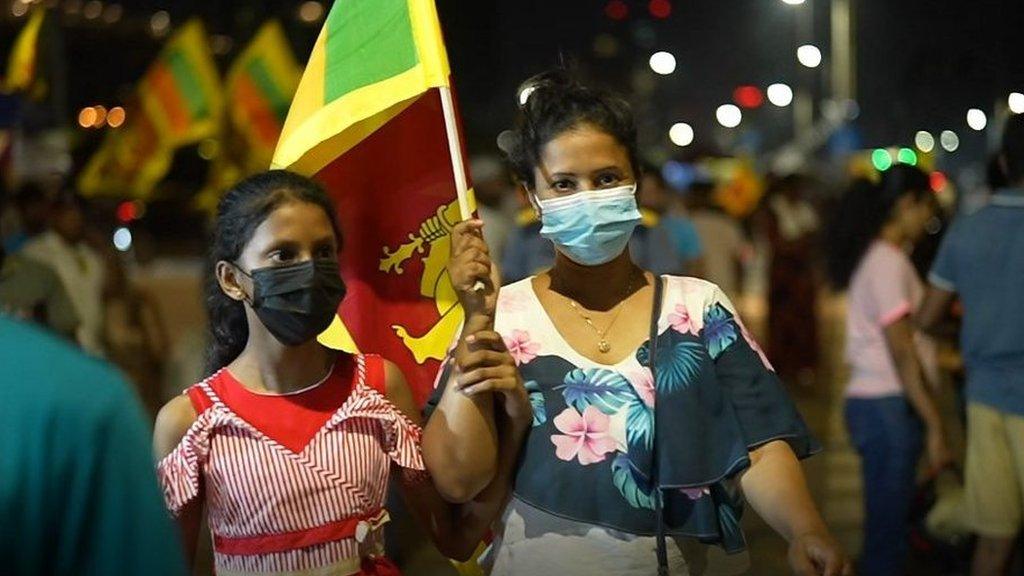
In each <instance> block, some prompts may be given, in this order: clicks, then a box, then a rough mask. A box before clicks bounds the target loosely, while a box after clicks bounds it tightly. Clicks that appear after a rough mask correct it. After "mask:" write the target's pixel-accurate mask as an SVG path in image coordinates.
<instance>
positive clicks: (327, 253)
mask: <svg viewBox="0 0 1024 576" xmlns="http://www.w3.org/2000/svg"><path fill="white" fill-rule="evenodd" d="M316 257H317V258H318V259H320V260H333V259H334V258H336V257H337V253H336V252H335V251H334V248H333V247H330V246H324V247H323V248H320V249H319V250H317V251H316Z"/></svg>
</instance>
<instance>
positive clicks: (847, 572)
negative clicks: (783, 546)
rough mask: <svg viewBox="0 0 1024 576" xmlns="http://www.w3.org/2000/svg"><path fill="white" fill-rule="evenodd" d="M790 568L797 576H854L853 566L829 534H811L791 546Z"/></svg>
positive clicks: (794, 540) (801, 537) (793, 542)
mask: <svg viewBox="0 0 1024 576" xmlns="http://www.w3.org/2000/svg"><path fill="white" fill-rule="evenodd" d="M789 567H790V568H792V569H793V573H794V574H796V575H797V576H853V564H852V563H851V562H850V559H849V558H847V557H846V553H845V552H843V549H842V548H841V547H840V546H839V543H838V542H836V541H835V539H834V538H833V537H832V536H831V535H830V534H829V533H828V532H810V533H807V534H804V535H802V536H798V537H796V538H794V539H793V541H792V542H791V543H790V545H789Z"/></svg>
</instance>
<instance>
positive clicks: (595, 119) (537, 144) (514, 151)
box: [499, 69, 641, 190]
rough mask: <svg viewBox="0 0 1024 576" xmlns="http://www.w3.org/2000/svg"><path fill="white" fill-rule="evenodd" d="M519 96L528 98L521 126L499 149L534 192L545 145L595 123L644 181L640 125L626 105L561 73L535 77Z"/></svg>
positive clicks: (519, 120) (521, 111)
mask: <svg viewBox="0 0 1024 576" xmlns="http://www.w3.org/2000/svg"><path fill="white" fill-rule="evenodd" d="M516 94H517V95H521V94H527V95H528V97H527V99H526V102H525V103H523V104H522V105H521V106H520V108H519V115H518V117H517V119H516V122H515V125H514V126H513V127H512V129H510V130H507V131H505V132H504V133H503V134H502V136H501V138H500V139H499V147H500V148H501V149H502V151H503V152H504V153H505V156H506V159H507V160H508V163H509V165H510V167H511V168H512V172H513V174H515V176H516V179H518V180H519V181H520V182H521V183H522V184H523V185H525V186H526V187H527V188H528V189H530V190H534V189H535V188H536V182H535V181H534V169H535V168H536V167H537V165H538V164H539V163H540V154H541V150H542V149H543V147H544V145H546V144H547V143H548V142H550V141H551V140H552V139H554V138H555V137H556V136H558V135H559V134H561V133H563V132H565V131H566V130H570V129H572V128H575V127H577V126H579V125H580V124H592V125H594V126H596V127H598V128H600V129H601V130H602V131H604V132H606V133H607V134H609V135H611V136H612V137H613V138H615V140H616V141H618V142H619V144H621V145H622V146H623V147H624V148H626V151H627V152H628V154H629V162H630V164H631V166H632V168H633V174H634V176H635V177H636V178H640V174H641V170H640V162H639V157H638V154H637V137H636V122H635V120H634V119H633V111H632V109H631V108H630V106H629V104H628V103H627V102H626V101H625V100H623V99H622V98H620V97H618V96H615V95H613V94H611V93H609V92H605V91H603V90H598V89H595V88H591V87H588V86H585V85H583V84H582V83H580V82H579V81H578V80H576V79H575V78H574V77H573V76H572V75H571V74H570V73H569V72H568V71H566V70H561V69H559V70H552V71H549V72H544V73H542V74H538V75H536V76H534V77H532V78H530V79H529V80H527V81H525V82H523V83H522V84H521V85H520V86H519V90H517V91H516Z"/></svg>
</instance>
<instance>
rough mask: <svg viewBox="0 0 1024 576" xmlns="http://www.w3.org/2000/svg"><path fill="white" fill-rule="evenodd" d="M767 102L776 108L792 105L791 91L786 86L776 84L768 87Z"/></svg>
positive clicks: (779, 83)
mask: <svg viewBox="0 0 1024 576" xmlns="http://www.w3.org/2000/svg"><path fill="white" fill-rule="evenodd" d="M767 93H768V101H769V102H771V103H772V104H774V105H776V106H778V107H780V108H781V107H784V106H789V105H790V104H792V103H793V89H792V88H790V87H789V85H787V84H783V83H781V82H777V83H775V84H772V85H771V86H769V87H768V90H767Z"/></svg>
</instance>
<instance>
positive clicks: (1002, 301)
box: [918, 115, 1024, 576]
mask: <svg viewBox="0 0 1024 576" xmlns="http://www.w3.org/2000/svg"><path fill="white" fill-rule="evenodd" d="M997 166H998V170H999V174H998V176H997V177H996V178H992V177H991V175H990V180H994V183H995V184H997V185H999V184H1001V185H1002V186H1001V187H999V188H997V189H996V191H995V193H994V194H993V195H992V196H991V198H990V200H989V203H988V205H987V206H984V207H982V208H979V209H977V210H974V211H967V212H966V213H964V214H963V215H962V216H960V217H958V218H957V219H956V220H955V221H954V223H953V225H952V226H951V227H950V229H949V232H948V233H947V234H946V237H945V238H944V239H943V241H942V245H941V247H940V249H939V253H938V256H937V257H936V259H935V263H934V265H933V267H932V270H931V273H930V274H929V276H928V281H929V284H930V285H929V288H928V292H927V295H926V296H925V300H924V304H923V305H922V307H921V311H920V313H919V315H918V322H919V324H920V325H921V327H922V328H923V329H926V330H934V329H936V328H938V327H939V326H940V324H941V323H942V320H943V319H944V318H945V316H946V314H947V313H948V311H949V310H950V307H951V304H952V302H953V299H954V298H957V297H959V299H960V301H961V303H962V306H963V326H962V328H961V332H960V344H961V349H962V355H963V358H964V364H965V367H966V371H967V386H966V397H967V462H966V471H965V482H966V486H965V491H966V500H967V521H968V523H969V524H970V525H971V527H972V528H973V530H974V531H975V532H976V533H977V534H978V536H979V539H978V543H977V548H976V550H975V554H974V562H973V567H972V572H971V574H972V575H973V576H990V575H991V576H997V575H998V576H1002V575H1004V574H1007V573H1008V571H1009V567H1010V562H1011V560H1012V558H1013V554H1014V550H1015V548H1016V546H1017V538H1018V536H1019V535H1020V531H1021V526H1022V524H1024V491H1022V487H1024V305H1022V303H1021V299H1022V295H1024V116H1016V115H1015V116H1011V117H1010V119H1009V120H1008V121H1007V123H1006V128H1005V132H1004V135H1003V143H1002V148H1001V150H1000V153H999V155H998V158H997Z"/></svg>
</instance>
